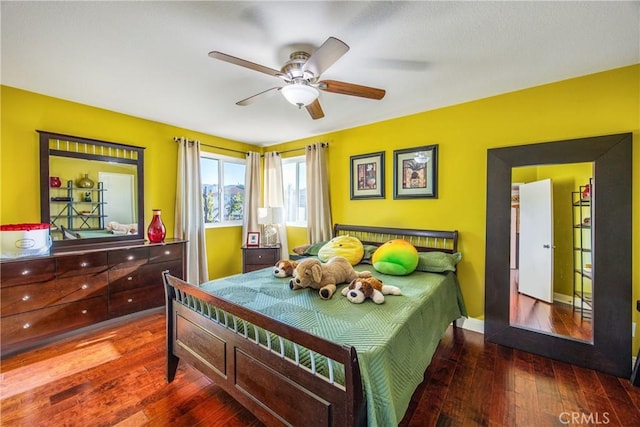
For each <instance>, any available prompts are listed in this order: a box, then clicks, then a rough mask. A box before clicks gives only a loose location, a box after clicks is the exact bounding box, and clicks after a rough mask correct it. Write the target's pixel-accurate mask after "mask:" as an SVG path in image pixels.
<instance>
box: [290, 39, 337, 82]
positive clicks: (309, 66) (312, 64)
mask: <svg viewBox="0 0 640 427" xmlns="http://www.w3.org/2000/svg"><path fill="white" fill-rule="evenodd" d="M348 50H349V46H347V44H346V43H345V42H343V41H342V40H338V39H337V38H335V37H329V38H328V39H327V40H326V41H325V42H324V43H322V46H320V47H319V48H318V50H316V51H315V52H314V53H313V54H312V55H311V58H309V59H308V60H307V62H306V63H305V64H304V66H303V67H302V70H303V71H311V72H312V73H313V74H314V75H315V76H316V77H318V76H320V74H322V73H324V71H325V70H326V69H327V68H329V67H330V66H332V65H333V64H334V63H335V62H336V61H337V60H338V59H340V58H341V57H342V55H344V54H345V53H347V51H348Z"/></svg>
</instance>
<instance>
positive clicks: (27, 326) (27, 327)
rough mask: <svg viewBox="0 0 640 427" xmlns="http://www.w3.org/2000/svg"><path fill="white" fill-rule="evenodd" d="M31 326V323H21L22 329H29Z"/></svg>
mask: <svg viewBox="0 0 640 427" xmlns="http://www.w3.org/2000/svg"><path fill="white" fill-rule="evenodd" d="M30 327H31V325H30V324H29V323H25V324H24V325H22V329H29V328H30Z"/></svg>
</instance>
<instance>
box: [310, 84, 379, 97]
mask: <svg viewBox="0 0 640 427" xmlns="http://www.w3.org/2000/svg"><path fill="white" fill-rule="evenodd" d="M318 89H321V90H324V91H326V92H333V93H340V94H342V95H351V96H359V97H362V98H370V99H382V98H384V95H385V94H386V91H385V90H384V89H378V88H375V87H369V86H361V85H356V84H353V83H345V82H339V81H336V80H323V81H321V82H319V83H318Z"/></svg>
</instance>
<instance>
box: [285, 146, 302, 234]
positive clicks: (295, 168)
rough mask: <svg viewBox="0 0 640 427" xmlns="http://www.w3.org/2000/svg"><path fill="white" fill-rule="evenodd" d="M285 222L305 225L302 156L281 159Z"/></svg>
mask: <svg viewBox="0 0 640 427" xmlns="http://www.w3.org/2000/svg"><path fill="white" fill-rule="evenodd" d="M282 182H283V185H284V205H285V221H286V222H287V224H290V225H299V226H306V225H307V163H306V161H305V157H304V156H298V157H290V158H288V159H282Z"/></svg>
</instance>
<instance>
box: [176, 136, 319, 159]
mask: <svg viewBox="0 0 640 427" xmlns="http://www.w3.org/2000/svg"><path fill="white" fill-rule="evenodd" d="M173 140H174V141H175V142H179V141H180V138H178V137H177V136H175V137H173ZM187 142H195V140H194V139H187ZM200 145H202V146H204V147H209V148H217V149H219V150H227V151H232V152H234V153H240V154H245V155H247V154H249V153H248V152H246V151H240V150H234V149H233V148H226V147H219V146H217V145H209V144H203V143H202V142H201V143H200ZM320 146H321V147H322V148H325V147H328V146H329V143H328V142H321V143H320ZM306 149H307V146H304V147H300V148H292V149H290V150H284V151H276V153H278V154H282V153H291V152H294V151H299V150H306ZM262 157H264V154H263V155H262Z"/></svg>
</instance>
